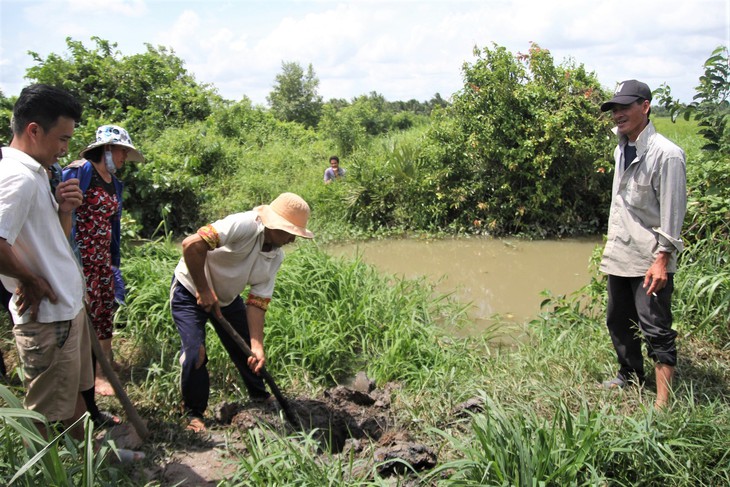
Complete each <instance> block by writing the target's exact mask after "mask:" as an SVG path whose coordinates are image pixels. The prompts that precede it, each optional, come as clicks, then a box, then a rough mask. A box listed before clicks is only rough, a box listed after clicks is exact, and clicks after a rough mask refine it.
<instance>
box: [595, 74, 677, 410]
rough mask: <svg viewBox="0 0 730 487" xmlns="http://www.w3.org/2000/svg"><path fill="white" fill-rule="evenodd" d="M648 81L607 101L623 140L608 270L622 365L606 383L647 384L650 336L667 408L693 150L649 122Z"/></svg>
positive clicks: (625, 86) (630, 84)
mask: <svg viewBox="0 0 730 487" xmlns="http://www.w3.org/2000/svg"><path fill="white" fill-rule="evenodd" d="M651 99H652V94H651V90H650V89H649V87H648V86H647V85H646V83H642V82H640V81H637V80H634V79H632V80H627V81H623V82H621V83H620V84H619V85H618V87H617V89H616V92H615V93H614V96H613V98H611V99H610V100H608V101H607V102H605V103H603V104H602V105H601V111H604V112H606V111H610V112H611V114H612V116H613V121H614V122H615V123H616V130H617V134H618V146H617V147H616V149H615V151H614V159H615V162H616V167H615V172H614V178H613V190H612V199H611V210H610V214H609V220H608V235H607V241H606V247H605V249H604V251H603V257H602V259H601V264H600V270H601V271H602V272H604V273H606V274H608V308H607V317H606V324H607V326H608V331H609V333H610V335H611V340H612V342H613V346H614V349H615V350H616V355H617V357H618V363H619V371H618V374H617V376H616V377H615V378H614V379H611V380H609V381H606V382H604V383H603V386H604V387H606V388H617V387H618V388H621V387H625V386H626V385H627V384H629V383H630V382H635V383H637V384H639V385H641V384H643V383H644V379H645V377H644V364H643V355H642V351H641V344H642V337H643V340H644V341H646V344H647V350H648V355H649V357H650V358H651V359H652V360H653V361H654V363H655V365H654V370H655V373H656V389H657V395H656V401H655V407H656V408H657V409H661V408H664V407H666V405H667V404H668V401H669V391H670V387H671V383H672V378H673V376H674V368H675V366H676V364H677V348H676V344H675V339H676V336H677V332H676V331H674V330H673V329H672V310H671V298H672V292H673V290H674V273H675V272H676V270H677V255H678V254H679V253H680V252H681V251H682V249H683V247H684V246H683V243H682V239H681V237H680V233H681V230H682V224H683V221H684V215H685V211H686V208H687V189H686V174H685V155H684V152H683V151H682V149H680V148H679V147H677V146H676V145H675V144H674V143H672V142H670V141H669V140H668V139H666V138H665V137H663V136H662V135H660V134H658V133H657V131H656V129H655V128H654V124H652V122H651V121H650V120H649V116H650V114H651Z"/></svg>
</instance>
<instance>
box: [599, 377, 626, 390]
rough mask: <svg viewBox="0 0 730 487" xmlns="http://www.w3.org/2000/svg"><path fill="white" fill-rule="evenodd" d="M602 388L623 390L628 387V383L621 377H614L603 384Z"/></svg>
mask: <svg viewBox="0 0 730 487" xmlns="http://www.w3.org/2000/svg"><path fill="white" fill-rule="evenodd" d="M601 387H603V388H604V389H623V388H624V387H626V382H625V381H624V380H623V379H621V378H620V377H614V378H613V379H611V380H607V381H605V382H604V383H603V384H601Z"/></svg>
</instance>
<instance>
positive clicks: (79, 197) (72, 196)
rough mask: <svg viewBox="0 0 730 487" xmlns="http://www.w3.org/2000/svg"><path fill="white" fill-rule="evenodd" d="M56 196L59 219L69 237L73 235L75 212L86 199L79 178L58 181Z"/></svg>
mask: <svg viewBox="0 0 730 487" xmlns="http://www.w3.org/2000/svg"><path fill="white" fill-rule="evenodd" d="M55 196H56V201H58V219H59V221H60V222H61V227H62V228H63V233H65V234H66V238H68V237H69V235H71V226H72V224H73V212H74V210H75V209H76V208H78V207H79V206H81V203H82V202H83V200H84V194H83V193H82V191H81V188H79V180H78V179H75V178H73V179H69V180H67V181H62V182H60V183H58V186H57V187H56V195H55Z"/></svg>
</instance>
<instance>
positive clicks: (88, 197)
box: [63, 125, 144, 417]
mask: <svg viewBox="0 0 730 487" xmlns="http://www.w3.org/2000/svg"><path fill="white" fill-rule="evenodd" d="M79 155H80V156H81V157H82V160H79V161H75V162H73V163H71V164H70V165H69V166H68V167H66V168H65V169H64V171H63V178H64V180H66V179H70V178H78V179H79V186H80V187H81V190H82V191H83V192H84V200H83V203H82V204H81V206H79V208H77V210H76V214H75V219H74V225H73V228H72V241H73V243H74V244H75V250H76V251H77V257H78V258H79V259H80V262H81V264H82V267H83V270H84V276H85V277H86V290H87V293H88V297H89V314H90V318H91V321H92V324H93V325H94V329H95V330H96V334H97V337H98V339H99V342H100V344H101V347H102V350H103V351H104V353H105V355H106V356H107V358H108V359H109V361H110V362H112V332H113V330H114V325H113V318H114V311H115V305H116V303H115V301H116V299H115V298H116V296H115V291H116V290H117V289H116V288H117V287H118V286H115V273H116V272H118V269H119V264H120V254H119V248H120V241H121V225H120V217H121V214H122V189H123V184H122V182H121V181H120V180H119V179H118V178H117V177H116V176H115V174H116V172H117V170H119V169H121V168H122V166H123V165H124V163H125V162H126V161H139V162H142V161H144V158H143V157H142V154H141V153H140V152H139V151H138V150H137V149H136V147H134V145H133V144H132V139H131V138H130V137H129V134H128V133H127V131H126V130H124V129H123V128H122V127H119V126H117V125H102V126H101V127H99V128H98V129H97V130H96V140H94V142H92V143H91V144H89V145H88V146H87V147H86V148H85V149H84V150H82V151H81V153H80V154H79ZM95 392H96V393H98V394H101V395H113V394H114V389H113V388H112V386H111V384H110V383H109V381H108V379H107V378H106V376H105V375H104V373H103V371H102V370H101V367H100V366H99V364H98V363H97V366H96V380H95ZM93 394H94V391H92V392H91V400H92V401H93ZM89 403H90V400H89V398H87V407H89V406H91V407H89V412H90V413H91V415H92V417H94V412H95V411H93V409H95V403H94V404H93V405H90V404H89Z"/></svg>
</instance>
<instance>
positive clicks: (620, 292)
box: [606, 274, 677, 383]
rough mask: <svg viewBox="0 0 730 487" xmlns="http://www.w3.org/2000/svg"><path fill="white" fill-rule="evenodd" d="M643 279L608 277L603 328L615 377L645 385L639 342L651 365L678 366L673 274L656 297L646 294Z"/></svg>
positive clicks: (642, 358)
mask: <svg viewBox="0 0 730 487" xmlns="http://www.w3.org/2000/svg"><path fill="white" fill-rule="evenodd" d="M643 283H644V278H643V277H618V276H612V275H609V276H608V312H607V318H606V325H607V326H608V331H609V333H610V335H611V341H612V342H613V347H614V349H615V350H616V356H617V358H618V363H619V366H620V368H619V372H618V376H619V377H620V378H622V379H623V380H625V381H628V380H631V379H635V380H637V381H638V382H639V383H643V382H644V357H643V355H642V352H641V342H642V341H645V342H646V348H647V353H648V355H649V358H651V359H652V360H653V361H654V362H658V363H661V364H666V365H671V366H675V365H676V364H677V347H676V344H675V339H676V337H677V332H676V331H674V330H672V307H671V300H672V292H673V291H674V275H673V274H670V275H669V280H668V281H667V285H666V286H665V287H664V289H662V290H661V291H658V292H657V293H656V296H652V295H649V296H647V295H646V289H644V288H643V287H642V286H643Z"/></svg>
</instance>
